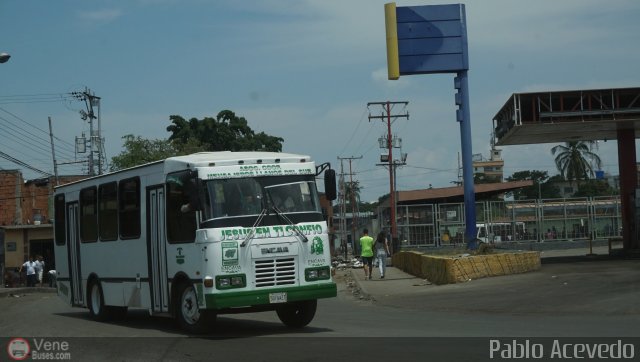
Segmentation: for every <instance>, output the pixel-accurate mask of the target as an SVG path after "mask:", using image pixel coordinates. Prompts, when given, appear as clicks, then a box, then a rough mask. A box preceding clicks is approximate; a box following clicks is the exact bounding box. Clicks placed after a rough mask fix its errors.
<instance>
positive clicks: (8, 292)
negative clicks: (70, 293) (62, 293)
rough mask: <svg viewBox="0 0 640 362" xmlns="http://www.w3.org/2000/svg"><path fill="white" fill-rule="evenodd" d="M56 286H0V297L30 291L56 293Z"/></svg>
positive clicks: (28, 292)
mask: <svg viewBox="0 0 640 362" xmlns="http://www.w3.org/2000/svg"><path fill="white" fill-rule="evenodd" d="M56 292H57V289H56V288H49V287H23V288H0V297H10V296H21V295H23V294H31V293H56Z"/></svg>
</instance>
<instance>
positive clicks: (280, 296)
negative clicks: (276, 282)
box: [269, 292, 287, 303]
mask: <svg viewBox="0 0 640 362" xmlns="http://www.w3.org/2000/svg"><path fill="white" fill-rule="evenodd" d="M286 302H287V293H286V292H281V293H269V303H286Z"/></svg>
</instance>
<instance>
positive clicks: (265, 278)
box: [254, 258, 297, 288]
mask: <svg viewBox="0 0 640 362" xmlns="http://www.w3.org/2000/svg"><path fill="white" fill-rule="evenodd" d="M254 275H255V277H256V288H263V287H274V286H278V285H291V284H295V283H296V275H297V273H296V261H295V260H294V258H283V259H268V260H264V259H263V260H256V261H255V262H254Z"/></svg>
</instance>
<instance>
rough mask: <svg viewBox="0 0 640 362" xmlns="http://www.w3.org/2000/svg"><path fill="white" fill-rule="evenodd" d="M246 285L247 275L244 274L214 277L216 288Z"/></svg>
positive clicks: (242, 286)
mask: <svg viewBox="0 0 640 362" xmlns="http://www.w3.org/2000/svg"><path fill="white" fill-rule="evenodd" d="M246 286H247V277H246V276H245V275H244V274H237V275H218V276H217V277H216V289H232V288H244V287H246Z"/></svg>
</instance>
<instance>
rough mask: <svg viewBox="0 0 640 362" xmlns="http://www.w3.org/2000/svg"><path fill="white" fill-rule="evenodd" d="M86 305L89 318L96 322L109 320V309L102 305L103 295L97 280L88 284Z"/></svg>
mask: <svg viewBox="0 0 640 362" xmlns="http://www.w3.org/2000/svg"><path fill="white" fill-rule="evenodd" d="M87 297H88V298H87V299H88V300H87V305H88V306H89V314H91V318H93V319H95V320H97V321H101V322H103V321H106V320H108V319H109V314H110V313H109V308H108V307H106V306H105V305H104V293H102V286H101V285H100V281H99V280H98V279H93V280H92V281H91V283H90V284H89V293H88V295H87Z"/></svg>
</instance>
